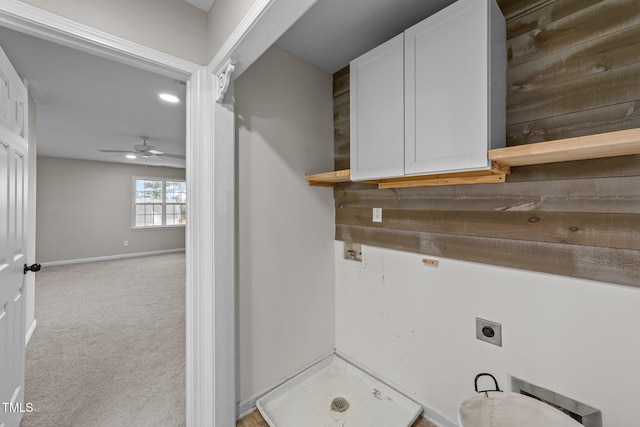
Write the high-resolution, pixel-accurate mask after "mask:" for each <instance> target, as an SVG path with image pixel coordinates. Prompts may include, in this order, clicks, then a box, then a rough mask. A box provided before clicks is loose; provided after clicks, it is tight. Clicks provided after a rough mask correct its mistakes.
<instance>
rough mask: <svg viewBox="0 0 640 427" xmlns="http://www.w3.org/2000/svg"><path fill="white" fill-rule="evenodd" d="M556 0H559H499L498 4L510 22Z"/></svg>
mask: <svg viewBox="0 0 640 427" xmlns="http://www.w3.org/2000/svg"><path fill="white" fill-rule="evenodd" d="M556 1H558V0H498V6H500V10H502V14H503V15H504V18H505V19H506V20H507V22H509V21H512V20H514V19H516V18H518V17H520V16H521V15H525V14H527V13H531V12H533V11H535V10H538V9H540V8H541V7H544V6H546V5H548V4H549V3H554V2H556Z"/></svg>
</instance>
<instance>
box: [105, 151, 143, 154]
mask: <svg viewBox="0 0 640 427" xmlns="http://www.w3.org/2000/svg"><path fill="white" fill-rule="evenodd" d="M98 151H101V152H103V153H133V154H136V152H135V151H131V150H98Z"/></svg>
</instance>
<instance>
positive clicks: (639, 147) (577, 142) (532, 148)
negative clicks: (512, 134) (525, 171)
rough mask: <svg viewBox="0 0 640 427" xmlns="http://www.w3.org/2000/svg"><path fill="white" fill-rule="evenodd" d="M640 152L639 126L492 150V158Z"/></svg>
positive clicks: (528, 160)
mask: <svg viewBox="0 0 640 427" xmlns="http://www.w3.org/2000/svg"><path fill="white" fill-rule="evenodd" d="M631 154H640V129H627V130H620V131H616V132H609V133H603V134H596V135H587V136H580V137H577V138H567V139H561V140H558V141H547V142H539V143H537V144H527V145H518V146H515V147H505V148H497V149H495V150H489V159H491V160H493V161H495V162H498V163H500V164H503V165H506V166H524V165H539V164H543V163H557V162H567V161H573V160H585V159H599V158H602V157H615V156H626V155H631Z"/></svg>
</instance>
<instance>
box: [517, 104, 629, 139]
mask: <svg viewBox="0 0 640 427" xmlns="http://www.w3.org/2000/svg"><path fill="white" fill-rule="evenodd" d="M635 128H640V101H633V102H625V103H620V104H613V105H607V106H604V107H601V108H595V109H591V110H586V111H576V112H571V113H568V114H564V115H560V116H554V117H549V118H546V119H540V120H531V121H526V122H523V123H516V124H512V125H509V126H507V146H509V147H512V146H514V145H522V144H533V143H536V142H543V141H554V140H558V139H563V138H573V137H577V136H586V135H593V134H597V133H605V132H614V131H617V130H624V129H635Z"/></svg>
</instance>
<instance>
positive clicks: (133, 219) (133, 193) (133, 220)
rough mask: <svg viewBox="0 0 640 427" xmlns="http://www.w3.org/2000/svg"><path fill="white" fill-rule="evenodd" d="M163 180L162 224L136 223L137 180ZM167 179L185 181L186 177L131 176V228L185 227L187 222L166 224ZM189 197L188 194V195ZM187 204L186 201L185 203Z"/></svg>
mask: <svg viewBox="0 0 640 427" xmlns="http://www.w3.org/2000/svg"><path fill="white" fill-rule="evenodd" d="M138 180H145V181H162V225H136V181H138ZM167 181H177V182H184V183H185V184H186V183H187V181H186V180H185V179H184V178H169V177H154V176H133V177H131V229H132V230H136V231H138V230H159V229H166V228H185V227H186V224H169V225H167V224H166V221H167V200H166V191H167ZM187 197H188V196H187ZM185 206H186V203H185Z"/></svg>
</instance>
